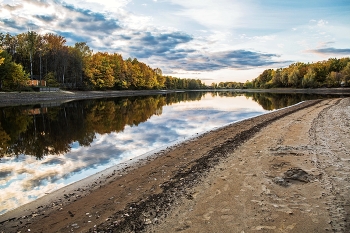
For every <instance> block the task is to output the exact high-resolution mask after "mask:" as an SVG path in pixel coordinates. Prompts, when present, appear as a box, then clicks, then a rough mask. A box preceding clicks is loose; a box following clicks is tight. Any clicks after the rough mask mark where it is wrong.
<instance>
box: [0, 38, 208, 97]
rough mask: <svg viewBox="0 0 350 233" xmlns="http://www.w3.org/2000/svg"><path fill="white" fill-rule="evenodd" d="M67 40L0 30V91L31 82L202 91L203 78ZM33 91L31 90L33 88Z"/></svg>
mask: <svg viewBox="0 0 350 233" xmlns="http://www.w3.org/2000/svg"><path fill="white" fill-rule="evenodd" d="M66 42H67V41H66V39H65V38H64V37H63V36H60V35H56V34H53V33H46V34H44V35H41V34H38V33H36V32H34V31H28V32H26V33H21V34H18V35H11V34H9V33H6V34H5V33H2V32H0V90H2V91H9V90H26V88H27V89H28V87H27V85H26V83H27V81H28V80H38V81H40V83H41V81H42V80H44V81H46V85H47V86H50V87H61V88H70V89H79V90H107V89H109V90H123V89H135V90H138V89H143V90H144V89H201V88H206V85H205V84H204V83H202V81H201V80H199V79H180V78H176V77H172V76H165V75H163V74H162V70H161V69H159V68H151V67H150V66H148V65H147V64H145V63H143V62H140V61H138V60H137V58H128V59H123V57H122V55H120V54H118V53H108V52H93V51H92V50H91V49H90V47H89V46H88V45H87V43H86V42H77V43H75V45H74V46H68V45H67V44H66ZM29 89H30V88H29Z"/></svg>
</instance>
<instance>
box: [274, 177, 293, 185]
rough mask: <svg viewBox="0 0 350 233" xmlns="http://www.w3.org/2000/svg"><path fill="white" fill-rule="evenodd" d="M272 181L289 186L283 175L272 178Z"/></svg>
mask: <svg viewBox="0 0 350 233" xmlns="http://www.w3.org/2000/svg"><path fill="white" fill-rule="evenodd" d="M272 181H273V182H274V183H275V184H278V185H280V186H283V187H288V186H289V183H288V182H287V181H286V180H285V179H283V178H282V177H278V176H277V177H275V178H273V179H272Z"/></svg>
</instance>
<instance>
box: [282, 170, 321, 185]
mask: <svg viewBox="0 0 350 233" xmlns="http://www.w3.org/2000/svg"><path fill="white" fill-rule="evenodd" d="M283 178H284V179H290V180H298V181H302V182H305V183H308V182H310V181H311V180H313V178H314V177H313V175H311V174H309V173H307V172H306V171H304V170H303V169H301V168H291V169H289V170H288V171H286V172H285V173H284V177H283Z"/></svg>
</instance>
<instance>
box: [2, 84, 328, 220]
mask: <svg viewBox="0 0 350 233" xmlns="http://www.w3.org/2000/svg"><path fill="white" fill-rule="evenodd" d="M329 97H332V96H322V95H309V94H271V93H235V92H230V91H220V92H200V91H197V92H196V91H194V92H179V93H171V94H164V95H156V96H133V97H119V98H111V99H94V100H82V101H74V102H68V103H64V104H60V105H56V104H46V105H29V106H16V107H4V108H0V123H1V125H0V142H1V145H0V158H1V159H0V190H1V194H2V195H1V196H0V215H1V214H4V213H6V212H7V211H9V210H11V209H14V208H17V207H18V206H21V205H23V204H25V203H28V202H31V201H33V200H35V199H37V198H39V197H41V196H43V195H45V194H47V193H50V192H53V191H55V190H57V189H60V188H62V187H64V186H66V185H68V184H70V183H73V182H76V181H79V180H81V179H83V178H85V177H88V176H90V175H93V174H95V173H97V172H100V171H102V170H104V169H106V168H109V167H112V166H114V165H117V164H120V163H123V162H125V161H129V160H130V159H134V158H135V157H138V156H140V155H143V154H146V153H150V152H152V151H156V150H157V149H160V148H163V147H165V146H169V145H172V144H174V143H178V142H181V141H183V140H187V139H189V138H191V137H195V136H197V135H200V134H201V133H204V132H207V131H210V130H213V129H215V128H218V127H222V126H224V125H227V124H230V123H234V122H237V121H240V120H243V119H246V118H250V117H254V116H257V115H261V114H264V113H266V112H269V111H274V110H276V109H279V108H283V107H287V106H290V105H293V104H296V103H298V102H301V101H304V100H307V99H315V98H329Z"/></svg>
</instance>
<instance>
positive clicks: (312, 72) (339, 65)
mask: <svg viewBox="0 0 350 233" xmlns="http://www.w3.org/2000/svg"><path fill="white" fill-rule="evenodd" d="M349 85H350V58H349V57H344V58H340V59H337V58H330V59H328V60H326V61H319V62H316V63H307V64H306V63H302V62H297V63H293V64H291V65H289V66H288V67H286V68H279V69H266V70H264V71H263V72H262V73H261V74H260V75H259V76H258V77H257V78H255V79H253V80H252V81H247V82H246V83H245V84H244V88H258V89H266V88H319V87H330V88H331V87H348V86H349Z"/></svg>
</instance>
